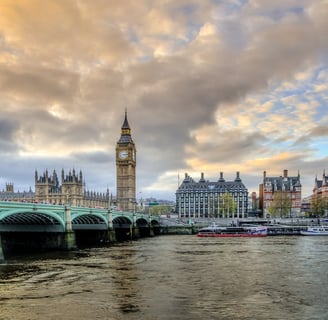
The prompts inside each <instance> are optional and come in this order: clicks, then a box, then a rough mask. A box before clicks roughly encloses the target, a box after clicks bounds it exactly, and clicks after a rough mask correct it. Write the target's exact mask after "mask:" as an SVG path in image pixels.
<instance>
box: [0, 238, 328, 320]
mask: <svg viewBox="0 0 328 320" xmlns="http://www.w3.org/2000/svg"><path fill="white" fill-rule="evenodd" d="M327 248H328V237H302V236H292V237H284V236H281V237H267V238H198V237H197V236H195V235H194V236H190V235H189V236H187V235H186V236H158V237H154V238H146V239H140V240H138V241H133V242H124V243H119V244H115V245H112V246H109V247H105V248H103V247H102V248H88V249H83V250H77V251H72V252H55V253H47V254H43V255H30V256H12V257H9V259H8V260H7V261H6V262H5V263H4V264H0V319H1V320H7V319H8V320H12V319H16V320H34V319H42V320H43V319H54V320H55V319H56V320H58V319H65V320H66V319H69V320H77V319H79V320H84V319H110V320H112V319H113V320H116V319H125V320H130V319H142V320H144V319H147V320H148V319H149V320H156V319H158V320H164V319H165V320H169V319H170V320H172V319H186V320H187V319H188V320H190V319H197V320H199V319H203V320H207V319H220V320H222V319H229V320H230V319H231V320H235V319H237V320H238V319H249V320H251V319H252V320H253V319H279V320H282V319H289V320H291V319H295V320H296V319H297V320H301V319H320V320H321V319H328V304H327V297H328V250H327Z"/></svg>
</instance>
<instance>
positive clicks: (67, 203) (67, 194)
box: [66, 192, 70, 206]
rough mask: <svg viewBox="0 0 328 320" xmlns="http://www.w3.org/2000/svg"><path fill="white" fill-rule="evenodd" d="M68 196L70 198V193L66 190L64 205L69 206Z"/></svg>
mask: <svg viewBox="0 0 328 320" xmlns="http://www.w3.org/2000/svg"><path fill="white" fill-rule="evenodd" d="M69 198H70V194H69V192H66V205H67V206H69Z"/></svg>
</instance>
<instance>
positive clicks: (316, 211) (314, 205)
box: [310, 196, 328, 217]
mask: <svg viewBox="0 0 328 320" xmlns="http://www.w3.org/2000/svg"><path fill="white" fill-rule="evenodd" d="M327 205H328V202H327V199H326V198H322V197H320V196H315V197H313V198H312V200H311V203H310V208H311V213H312V215H314V216H315V217H321V216H324V215H325V212H326V209H327Z"/></svg>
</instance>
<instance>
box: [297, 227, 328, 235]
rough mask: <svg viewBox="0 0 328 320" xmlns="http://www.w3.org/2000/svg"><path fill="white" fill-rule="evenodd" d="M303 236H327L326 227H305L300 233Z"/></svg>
mask: <svg viewBox="0 0 328 320" xmlns="http://www.w3.org/2000/svg"><path fill="white" fill-rule="evenodd" d="M300 233H301V235H303V236H328V226H315V227H313V226H312V227H307V228H306V230H301V231H300Z"/></svg>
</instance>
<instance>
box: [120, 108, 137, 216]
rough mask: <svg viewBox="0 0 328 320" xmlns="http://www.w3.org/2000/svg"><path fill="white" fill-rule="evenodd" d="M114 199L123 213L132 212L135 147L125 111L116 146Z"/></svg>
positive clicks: (134, 191)
mask: <svg viewBox="0 0 328 320" xmlns="http://www.w3.org/2000/svg"><path fill="white" fill-rule="evenodd" d="M116 198H117V206H118V207H119V208H120V209H121V210H123V211H134V209H135V205H136V147H135V144H134V142H133V140H132V137H131V128H130V125H129V122H128V115H127V110H125V117H124V121H123V124H122V127H121V136H120V138H119V140H118V141H117V144H116Z"/></svg>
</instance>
